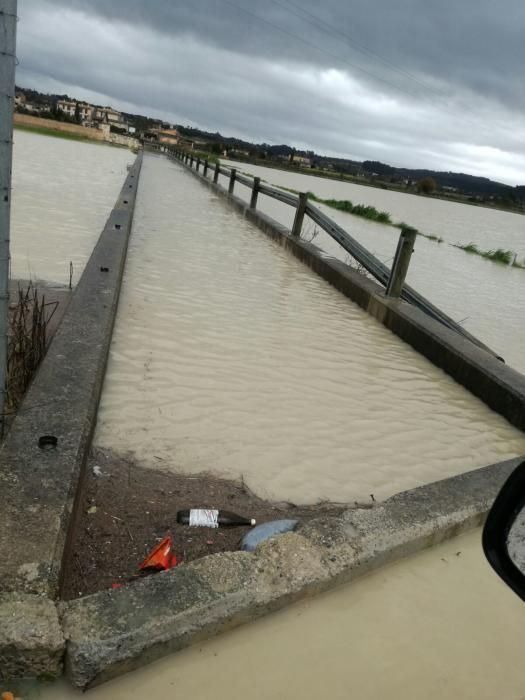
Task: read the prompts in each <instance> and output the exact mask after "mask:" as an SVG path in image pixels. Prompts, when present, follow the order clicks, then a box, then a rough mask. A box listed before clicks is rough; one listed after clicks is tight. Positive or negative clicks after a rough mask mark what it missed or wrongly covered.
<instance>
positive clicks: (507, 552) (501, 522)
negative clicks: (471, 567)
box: [482, 462, 525, 600]
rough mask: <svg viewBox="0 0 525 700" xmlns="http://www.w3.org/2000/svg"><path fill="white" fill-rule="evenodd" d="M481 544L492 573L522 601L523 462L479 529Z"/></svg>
mask: <svg viewBox="0 0 525 700" xmlns="http://www.w3.org/2000/svg"><path fill="white" fill-rule="evenodd" d="M482 544H483V551H484V552H485V556H486V557H487V559H488V561H489V563H490V565H491V566H492V568H493V569H494V571H495V572H496V573H497V574H498V575H499V576H500V578H502V579H503V580H504V581H505V583H506V584H507V586H510V588H512V590H513V591H514V593H516V594H517V595H519V597H520V598H521V599H522V600H525V462H522V463H521V464H520V465H519V467H517V468H516V469H515V470H514V471H513V472H512V474H511V475H510V476H509V478H508V479H507V481H506V482H505V484H504V485H503V488H502V489H501V491H500V492H499V494H498V495H497V496H496V500H495V501H494V504H493V506H492V508H491V509H490V512H489V514H488V517H487V520H486V522H485V527H484V528H483V538H482Z"/></svg>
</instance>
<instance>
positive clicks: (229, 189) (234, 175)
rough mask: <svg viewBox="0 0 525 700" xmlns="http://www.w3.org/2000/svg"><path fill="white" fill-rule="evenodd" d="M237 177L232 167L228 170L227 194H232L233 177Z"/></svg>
mask: <svg viewBox="0 0 525 700" xmlns="http://www.w3.org/2000/svg"><path fill="white" fill-rule="evenodd" d="M236 177H237V170H235V168H232V169H231V171H230V184H229V185H228V194H233V188H234V187H235V178H236Z"/></svg>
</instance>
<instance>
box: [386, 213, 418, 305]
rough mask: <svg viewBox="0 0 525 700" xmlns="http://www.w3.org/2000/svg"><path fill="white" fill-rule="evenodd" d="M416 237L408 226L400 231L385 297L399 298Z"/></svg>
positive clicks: (414, 230)
mask: <svg viewBox="0 0 525 700" xmlns="http://www.w3.org/2000/svg"><path fill="white" fill-rule="evenodd" d="M416 236H417V231H416V229H414V228H411V227H410V226H407V227H406V228H403V229H401V233H400V234H399V241H398V243H397V249H396V254H395V257H394V262H393V263H392V270H391V272H390V279H389V280H388V284H387V287H386V292H385V294H386V296H387V297H399V296H401V291H402V289H403V284H404V283H405V278H406V276H407V272H408V266H409V264H410V258H411V257H412V253H413V252H414V245H415V243H416Z"/></svg>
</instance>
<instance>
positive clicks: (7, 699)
mask: <svg viewBox="0 0 525 700" xmlns="http://www.w3.org/2000/svg"><path fill="white" fill-rule="evenodd" d="M2 700H15V696H14V695H13V693H9V692H8V693H2Z"/></svg>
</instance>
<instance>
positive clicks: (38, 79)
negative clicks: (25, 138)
mask: <svg viewBox="0 0 525 700" xmlns="http://www.w3.org/2000/svg"><path fill="white" fill-rule="evenodd" d="M19 15H20V22H19V24H18V51H17V52H18V57H19V60H20V64H19V66H18V69H17V70H18V73H17V83H18V84H19V85H22V86H24V87H32V88H36V89H38V90H42V91H44V92H59V93H63V92H67V93H69V94H70V95H72V96H75V97H80V98H83V99H88V100H92V101H96V102H98V103H108V104H111V105H113V106H115V107H119V108H121V109H125V110H126V111H133V112H137V113H142V114H148V115H151V116H156V117H162V118H165V119H166V120H168V121H171V122H175V123H179V124H190V125H193V126H198V127H201V128H204V129H209V130H212V131H220V132H221V133H223V134H225V135H231V136H240V137H243V138H246V139H248V140H254V141H259V142H267V143H288V144H290V145H293V146H295V147H297V148H304V149H312V150H315V151H316V152H318V153H323V154H327V155H339V156H344V157H350V158H355V159H357V160H365V159H370V160H381V161H383V162H386V163H390V164H392V165H397V166H407V167H429V168H433V169H440V170H455V171H462V172H468V173H472V174H475V175H485V176H487V177H491V178H493V179H497V180H500V181H502V182H507V183H509V184H525V124H524V120H523V115H524V111H525V79H524V72H523V71H524V66H525V39H524V36H523V28H524V27H525V1H524V0H457V1H456V2H452V0H323V1H322V2H320V1H319V0H184V1H182V0H69V1H68V0H19Z"/></svg>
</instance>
